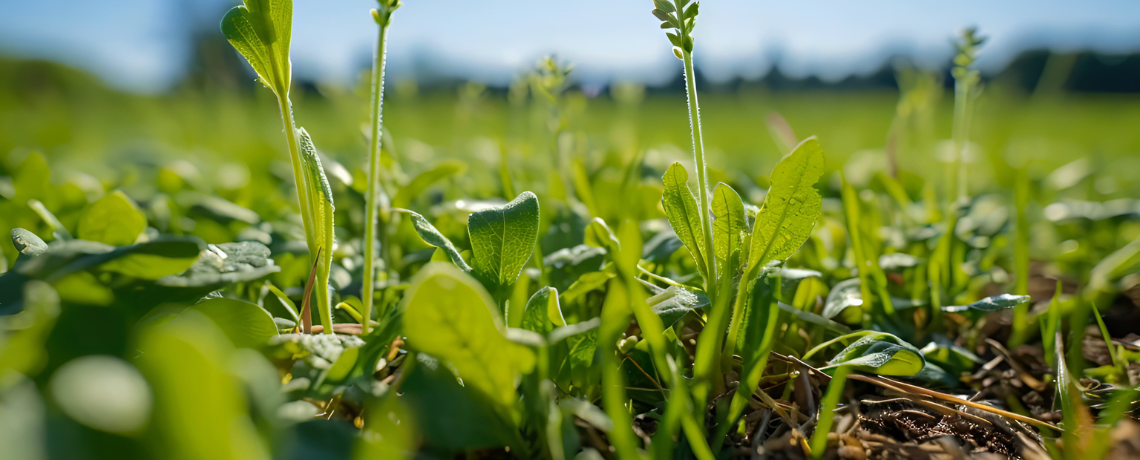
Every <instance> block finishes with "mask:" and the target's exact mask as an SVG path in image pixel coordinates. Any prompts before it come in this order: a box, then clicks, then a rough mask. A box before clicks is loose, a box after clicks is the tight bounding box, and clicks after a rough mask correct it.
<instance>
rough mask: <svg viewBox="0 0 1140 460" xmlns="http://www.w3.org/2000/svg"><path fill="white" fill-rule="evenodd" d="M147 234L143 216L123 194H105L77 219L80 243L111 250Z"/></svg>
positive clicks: (118, 192)
mask: <svg viewBox="0 0 1140 460" xmlns="http://www.w3.org/2000/svg"><path fill="white" fill-rule="evenodd" d="M143 230H146V216H144V215H143V213H142V212H140V211H139V208H138V206H135V202H134V201H132V200H131V199H130V198H127V195H124V194H123V192H122V191H119V190H115V191H114V192H111V193H108V194H107V195H106V196H104V197H103V198H100V199H99V201H96V202H94V203H91V204H90V205H88V206H87V209H85V210H84V211H83V215H82V216H80V217H79V228H78V231H77V233H78V234H79V235H78V236H79V239H81V240H87V241H96V242H99V243H104V244H109V245H111V246H126V245H128V244H131V243H134V242H135V240H136V239H138V237H139V234H140V233H142V232H143Z"/></svg>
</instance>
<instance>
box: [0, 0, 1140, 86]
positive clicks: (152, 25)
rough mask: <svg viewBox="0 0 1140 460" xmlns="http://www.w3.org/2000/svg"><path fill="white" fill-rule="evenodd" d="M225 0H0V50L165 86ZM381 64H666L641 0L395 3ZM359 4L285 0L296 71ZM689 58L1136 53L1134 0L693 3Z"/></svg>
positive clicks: (805, 60) (343, 45) (324, 47)
mask: <svg viewBox="0 0 1140 460" xmlns="http://www.w3.org/2000/svg"><path fill="white" fill-rule="evenodd" d="M236 3H237V1H234V0H4V1H0V53H2V54H8V55H17V56H26V57H37V58H46V59H52V60H57V61H61V62H66V63H69V64H72V65H75V66H78V67H81V68H84V69H87V70H90V71H93V72H95V73H96V74H98V75H100V76H101V77H102V78H104V79H105V80H107V81H108V82H110V83H111V84H113V85H115V86H118V87H122V88H130V89H137V90H142V91H148V90H161V89H162V88H163V87H165V86H167V85H169V84H170V83H171V82H173V81H175V79H177V77H178V76H179V74H180V72H181V71H182V68H183V67H182V66H183V63H184V62H185V56H186V50H187V47H186V37H187V36H188V35H189V31H190V30H193V29H194V28H196V27H197V28H206V29H208V30H210V31H216V30H217V21H218V19H220V17H221V15H222V14H223V13H224V11H225V9H226V7H227V6H230V5H233V4H236ZM404 3H405V6H404V7H403V8H402V9H400V10H399V11H398V12H397V13H396V16H395V20H394V24H393V26H392V31H391V34H390V36H391V48H390V63H391V64H392V65H391V66H390V68H391V69H392V72H393V74H394V75H395V76H396V77H400V76H408V75H411V74H412V73H413V72H414V71H413V70H412V69H413V68H414V63H415V62H416V61H417V60H418V61H424V60H432V61H438V62H445V63H447V66H445V70H446V71H448V72H450V73H452V74H453V75H456V76H463V77H470V78H476V79H480V80H484V81H488V82H492V83H502V82H504V81H507V80H509V79H510V77H511V75H512V74H513V73H514V72H517V71H518V70H520V69H522V68H525V67H527V66H529V65H530V64H531V63H533V62H534V61H535V60H536V59H537V58H538V57H540V56H542V55H544V54H546V53H551V52H556V53H558V55H559V56H560V57H562V58H564V59H566V60H569V61H572V62H574V63H576V64H577V69H578V70H577V71H576V74H577V76H578V78H579V79H582V80H584V81H587V82H604V81H607V80H610V79H622V80H625V79H632V80H641V81H647V82H650V83H653V82H659V81H662V80H665V79H668V78H671V77H672V76H673V73H674V70H675V69H674V68H673V67H675V64H676V63H675V62H673V61H672V58H671V55H670V53H669V45H668V42H667V41H666V40H665V37H664V35H663V33H662V31H660V30H659V29H658V28H657V22H656V20H655V19H654V18H653V17H652V16H651V15H650V14H649V10H650V9H651V4H652V3H651V2H650V1H649V0H579V1H573V2H572V1H567V0H559V1H555V0H489V1H474V0H404ZM374 4H375V2H374V0H294V34H293V63H294V68H295V73H296V74H297V75H299V76H303V77H309V78H317V79H324V80H332V81H341V82H345V81H349V80H350V79H351V78H352V77H353V76H355V75H356V72H357V71H358V70H359V69H360V68H361V66H362V65H364V63H366V62H367V58H368V57H369V55H370V53H371V47H372V43H373V41H374V40H375V38H374V37H375V24H374V23H373V22H372V21H371V18H370V17H369V15H368V13H367V11H368V9H370V8H372V7H373V5H374ZM701 7H702V8H701V16H700V21H699V23H698V26H697V31H696V36H697V51H696V53H697V61H698V66H700V67H702V69H703V70H704V71H705V72H706V73H707V74H708V76H709V78H713V79H717V78H727V77H730V76H733V75H744V76H759V75H762V74H763V73H764V72H766V71H767V70H768V69H769V67H770V65H771V63H772V60H773V59H774V57H776V56H778V57H779V59H780V63H781V64H780V65H781V68H782V69H784V70H785V71H787V72H790V73H792V74H798V75H804V74H818V75H821V76H823V77H825V78H828V77H830V78H837V77H841V76H844V75H846V74H849V73H851V72H856V73H858V72H866V71H870V70H872V69H874V68H877V67H878V66H879V65H880V64H881V62H882V58H883V57H884V56H885V55H886V54H887V53H890V52H898V53H903V54H909V55H914V56H917V57H918V59H919V60H920V61H924V62H927V63H937V62H941V61H942V60H944V59H946V58H947V56H948V55H949V53H950V46H949V39H950V37H952V36H953V35H954V34H955V33H956V32H957V31H958V30H959V29H961V28H962V27H964V26H968V25H977V26H979V27H980V29H981V31H982V34H983V35H987V36H989V37H990V38H991V41H990V42H989V43H987V46H986V48H985V49H984V51H983V53H982V59H981V61H979V64H980V65H983V66H986V65H989V66H996V65H1000V64H1002V63H1004V62H1005V61H1006V60H1008V59H1009V58H1010V57H1011V56H1012V55H1013V54H1014V53H1015V52H1016V51H1017V50H1020V49H1023V48H1025V47H1029V46H1046V47H1051V48H1056V49H1077V48H1087V47H1091V48H1096V49H1101V50H1105V51H1110V52H1112V51H1132V50H1138V49H1140V1H1137V0H1084V1H1057V0H1037V1H1030V0H997V1H995V0H954V1H943V2H933V1H921V0H861V1H850V0H848V1H839V0H785V1H779V2H777V1H770V0H704V1H703V2H702V5H701Z"/></svg>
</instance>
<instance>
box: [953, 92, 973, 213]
mask: <svg viewBox="0 0 1140 460" xmlns="http://www.w3.org/2000/svg"><path fill="white" fill-rule="evenodd" d="M970 86H971V85H970V83H969V82H968V81H965V79H964V78H960V79H958V80H957V81H955V82H954V150H955V152H954V172H953V173H952V174H953V175H952V176H951V177H952V178H953V179H952V180H951V184H952V185H953V186H954V188H956V189H957V190H956V193H957V197H958V199H962V198H966V162H965V161H964V160H965V158H964V157H965V156H966V142H967V139H968V136H969V126H968V124H969V121H970V110H969V104H970V102H969V101H970ZM952 191H953V190H952Z"/></svg>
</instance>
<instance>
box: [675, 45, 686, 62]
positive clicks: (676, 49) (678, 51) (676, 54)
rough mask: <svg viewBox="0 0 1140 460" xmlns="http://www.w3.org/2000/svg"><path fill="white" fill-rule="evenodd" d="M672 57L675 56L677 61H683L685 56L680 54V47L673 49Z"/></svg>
mask: <svg viewBox="0 0 1140 460" xmlns="http://www.w3.org/2000/svg"><path fill="white" fill-rule="evenodd" d="M673 55H674V56H677V59H685V56H684V55H682V54H681V47H679V46H674V47H673Z"/></svg>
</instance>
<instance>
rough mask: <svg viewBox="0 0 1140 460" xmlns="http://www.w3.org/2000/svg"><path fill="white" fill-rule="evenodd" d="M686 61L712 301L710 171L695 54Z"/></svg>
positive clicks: (713, 266) (707, 283)
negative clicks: (694, 62)
mask: <svg viewBox="0 0 1140 460" xmlns="http://www.w3.org/2000/svg"><path fill="white" fill-rule="evenodd" d="M683 53H684V54H683V56H684V57H683V60H684V61H685V89H686V92H687V93H688V95H689V126H690V127H691V128H692V134H693V161H694V162H695V163H696V167H697V187H698V190H697V194H698V195H699V197H700V200H701V225H702V226H703V227H704V232H705V254H707V256H706V259H707V260H706V263H707V265H708V275H709V279H707V280H705V288H706V289H707V291H708V294H709V298H710V300H712V299H714V298H715V295H716V293H714V292H713V291H714V290H715V289H714V288H715V286H716V280H717V276H716V274H717V267H716V257H715V254H716V250H715V248H714V247H713V233H712V218H711V216H710V213H709V187H708V183H709V178H708V169H707V168H705V143H704V140H703V139H702V138H701V108H700V105H699V104H698V103H697V78H696V74H695V73H694V71H693V53H692V52H690V51H685V52H683Z"/></svg>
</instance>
